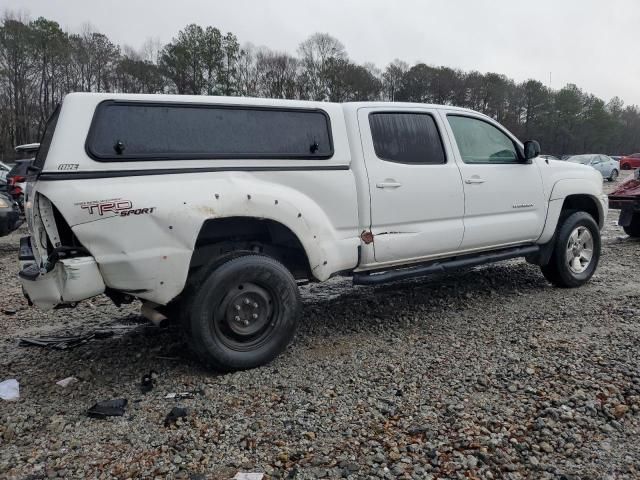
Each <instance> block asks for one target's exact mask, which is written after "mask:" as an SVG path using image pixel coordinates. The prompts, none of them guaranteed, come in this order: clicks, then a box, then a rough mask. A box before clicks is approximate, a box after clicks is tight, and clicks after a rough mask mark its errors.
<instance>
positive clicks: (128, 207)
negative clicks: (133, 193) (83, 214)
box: [76, 198, 156, 217]
mask: <svg viewBox="0 0 640 480" xmlns="http://www.w3.org/2000/svg"><path fill="white" fill-rule="evenodd" d="M76 206H79V207H80V208H82V209H83V210H86V211H87V213H88V214H89V215H98V216H99V217H104V216H106V217H128V216H129V215H144V214H148V213H153V211H154V210H155V209H156V207H145V208H134V207H133V203H132V202H131V200H123V199H121V198H112V199H110V200H91V201H88V202H80V203H76Z"/></svg>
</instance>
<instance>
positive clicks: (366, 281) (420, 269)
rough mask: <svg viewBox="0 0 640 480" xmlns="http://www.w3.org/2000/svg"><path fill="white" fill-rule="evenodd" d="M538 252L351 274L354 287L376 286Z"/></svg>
mask: <svg viewBox="0 0 640 480" xmlns="http://www.w3.org/2000/svg"><path fill="white" fill-rule="evenodd" d="M539 251H540V247H539V246H538V245H530V246H526V247H516V248H508V249H504V250H497V251H493V252H485V253H479V254H476V255H466V256H462V257H454V258H452V259H449V260H444V261H436V262H434V263H430V264H428V265H420V266H416V267H409V268H402V269H397V270H388V271H385V272H381V273H369V272H360V273H354V274H353V283H354V285H376V284H378V283H386V282H392V281H395V280H405V279H407V278H415V277H424V276H427V275H432V274H434V273H444V272H448V271H451V270H455V269H456V268H462V267H475V266H477V265H483V264H485V263H493V262H499V261H501V260H509V259H510V258H518V257H526V256H528V255H533V254H536V253H538V252H539Z"/></svg>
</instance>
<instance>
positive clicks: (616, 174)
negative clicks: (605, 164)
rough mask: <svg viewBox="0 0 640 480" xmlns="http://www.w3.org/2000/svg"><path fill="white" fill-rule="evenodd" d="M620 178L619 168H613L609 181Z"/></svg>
mask: <svg viewBox="0 0 640 480" xmlns="http://www.w3.org/2000/svg"><path fill="white" fill-rule="evenodd" d="M617 179H618V170H615V169H614V170H612V171H611V175H609V181H610V182H615V181H616V180H617Z"/></svg>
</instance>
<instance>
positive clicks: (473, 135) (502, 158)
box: [448, 115, 519, 163]
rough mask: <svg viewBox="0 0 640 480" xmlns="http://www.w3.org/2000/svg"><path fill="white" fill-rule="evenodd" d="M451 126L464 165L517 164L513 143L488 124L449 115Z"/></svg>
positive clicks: (469, 118)
mask: <svg viewBox="0 0 640 480" xmlns="http://www.w3.org/2000/svg"><path fill="white" fill-rule="evenodd" d="M448 119H449V124H450V125H451V129H452V130H453V135H454V137H455V139H456V143H457V144H458V150H459V151H460V156H461V157H462V161H463V162H464V163H517V162H518V161H519V159H518V154H517V152H516V148H515V145H514V144H513V141H512V140H511V139H510V138H509V137H508V136H507V135H505V134H504V133H503V132H501V131H500V130H499V129H498V128H496V127H495V126H493V125H491V124H490V123H488V122H485V121H483V120H479V119H476V118H471V117H463V116H459V115H449V116H448Z"/></svg>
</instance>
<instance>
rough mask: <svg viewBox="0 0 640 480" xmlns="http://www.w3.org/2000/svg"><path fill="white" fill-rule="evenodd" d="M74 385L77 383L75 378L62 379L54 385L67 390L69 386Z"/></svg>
mask: <svg viewBox="0 0 640 480" xmlns="http://www.w3.org/2000/svg"><path fill="white" fill-rule="evenodd" d="M74 383H78V379H77V378H76V377H67V378H63V379H62V380H58V381H57V382H56V385H60V386H61V387H64V388H67V387H68V386H70V385H73V384H74Z"/></svg>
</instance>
